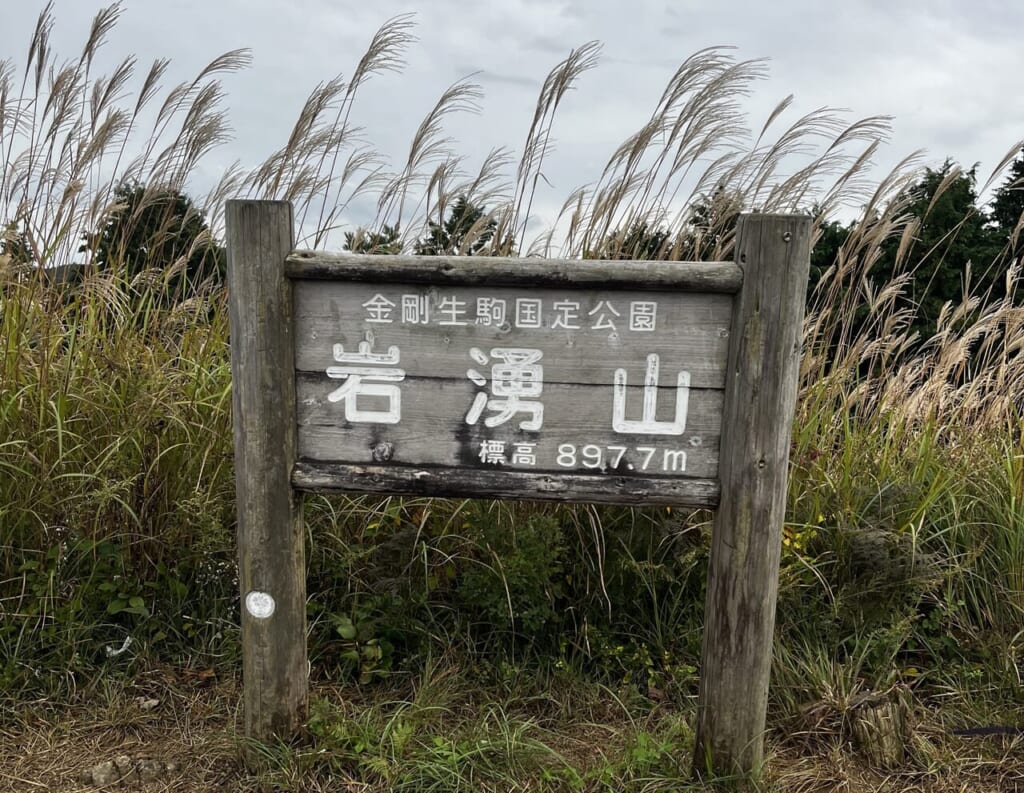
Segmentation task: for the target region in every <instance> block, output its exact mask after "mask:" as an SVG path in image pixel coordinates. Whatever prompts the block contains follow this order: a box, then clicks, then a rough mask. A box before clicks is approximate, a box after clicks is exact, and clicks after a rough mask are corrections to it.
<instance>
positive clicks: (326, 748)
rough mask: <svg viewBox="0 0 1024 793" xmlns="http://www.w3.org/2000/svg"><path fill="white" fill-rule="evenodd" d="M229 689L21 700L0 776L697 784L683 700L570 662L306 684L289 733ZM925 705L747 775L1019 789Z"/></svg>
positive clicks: (4, 780) (979, 740)
mask: <svg viewBox="0 0 1024 793" xmlns="http://www.w3.org/2000/svg"><path fill="white" fill-rule="evenodd" d="M239 695H240V690H239V685H238V681H237V680H233V679H218V678H205V677H201V676H197V675H194V674H193V675H186V674H182V673H181V672H176V671H174V670H171V669H167V668H165V669H160V670H153V671H150V672H147V673H145V674H141V675H139V676H137V677H136V678H135V679H133V680H131V681H117V680H107V681H104V682H103V683H101V684H99V685H98V687H97V689H96V690H94V691H91V692H88V693H84V692H83V696H82V697H80V698H79V701H78V702H76V703H75V704H64V705H58V704H56V703H53V702H48V701H37V702H32V703H27V702H24V703H19V704H18V705H17V707H16V708H15V709H14V710H12V711H9V712H8V718H7V719H5V726H4V727H3V729H2V732H0V735H2V737H3V739H4V740H3V748H4V754H3V765H2V771H0V790H11V791H22V790H34V789H39V790H60V791H76V790H88V789H93V788H92V786H90V785H86V784H83V783H82V782H80V781H79V778H80V775H81V772H82V771H83V770H85V769H89V768H90V767H92V766H93V765H95V764H97V763H101V762H103V761H106V760H113V759H114V758H115V757H117V756H119V755H128V756H130V757H132V758H133V759H134V758H153V759H158V760H161V761H165V762H166V761H171V762H173V763H176V764H177V766H178V767H177V768H176V769H174V770H171V771H169V772H165V773H164V774H163V775H162V776H161V777H160V778H159V779H158V780H156V781H153V782H148V783H135V784H133V785H132V787H137V788H139V789H142V790H154V791H155V790H189V791H193V790H194V791H205V790H223V791H270V790H273V791H319V790H323V791H328V790H331V791H336V790H351V791H382V792H383V791H391V790H403V791H430V790H436V791H456V790H462V791H608V792H609V793H610V792H611V791H660V790H664V791H672V790H704V789H709V788H708V787H706V786H704V785H701V784H700V783H697V782H693V781H691V779H690V776H689V769H688V765H689V760H688V758H689V749H690V748H691V747H692V729H691V726H690V725H691V724H692V722H693V711H692V708H690V707H688V706H687V704H685V703H684V704H682V705H679V706H677V705H675V704H670V703H666V702H664V701H662V702H657V701H652V700H649V699H648V700H645V701H640V700H639V698H638V697H637V695H636V694H635V692H632V693H631V692H628V691H624V690H619V691H615V690H612V689H610V688H607V687H595V686H591V685H585V684H583V683H582V682H581V681H578V680H573V679H571V678H570V679H561V680H551V679H545V678H541V679H537V678H534V677H532V676H531V677H530V678H529V679H522V680H517V681H515V682H514V683H513V684H511V685H510V686H508V687H507V688H505V689H504V690H498V689H492V690H482V689H480V688H470V687H469V686H467V684H466V681H465V673H464V671H463V670H460V669H458V668H454V667H449V666H444V665H439V666H437V667H435V668H433V669H432V670H431V671H430V672H429V673H427V674H425V675H424V676H422V677H420V678H417V679H406V680H396V681H390V682H389V684H388V685H386V686H380V687H378V688H376V689H375V690H373V691H372V692H366V691H364V690H360V689H359V688H358V687H352V686H348V687H345V686H337V685H318V686H316V687H315V688H314V691H313V716H312V719H311V722H310V734H309V735H308V736H307V740H306V741H305V742H304V743H303V744H302V745H296V746H291V747H284V746H278V747H251V746H247V745H246V744H245V742H244V741H243V740H242V739H241V738H240V737H239V735H238V731H239V725H240V714H239V711H238V702H239ZM152 700H157V702H158V704H157V705H155V706H153V707H152V708H151V709H150V707H151V703H152ZM140 703H144V704H140ZM933 705H934V709H933V708H926V707H921V706H919V707H918V709H917V710H916V712H915V714H914V729H913V734H912V737H911V739H910V741H909V743H908V746H907V759H906V761H905V763H903V764H902V765H901V766H900V767H899V768H896V769H889V770H880V769H877V768H874V769H873V768H871V767H870V766H869V764H868V763H866V762H865V760H864V758H863V756H861V755H859V754H858V753H857V752H856V751H855V750H854V749H853V748H852V746H851V740H850V736H849V735H848V734H845V733H844V731H843V730H842V729H838V728H836V729H833V728H830V727H828V726H825V725H823V724H819V725H817V727H811V728H809V729H807V730H805V731H803V732H802V733H799V734H797V733H794V734H784V733H780V732H777V731H776V732H773V734H772V735H771V736H770V739H769V743H768V749H769V751H768V754H769V760H768V764H767V767H766V769H765V775H764V778H763V780H762V782H761V784H760V786H759V788H758V789H761V790H766V791H769V790H770V791H787V792H789V791H833V790H847V791H852V792H855V793H859V792H860V791H904V790H911V791H954V790H977V791H1000V792H1001V793H1003V792H1006V791H1015V790H1020V789H1024V762H1022V759H1021V756H1022V752H1024V738H1022V737H1020V736H1016V737H1013V736H988V737H963V738H960V737H956V736H953V735H951V734H950V727H949V725H948V724H947V723H946V715H947V714H946V713H945V712H944V710H943V707H942V706H941V705H940V704H939V703H933ZM952 710H953V711H954V715H953V719H954V720H958V719H959V718H960V713H959V711H958V709H957V708H953V709H952ZM832 727H836V725H832Z"/></svg>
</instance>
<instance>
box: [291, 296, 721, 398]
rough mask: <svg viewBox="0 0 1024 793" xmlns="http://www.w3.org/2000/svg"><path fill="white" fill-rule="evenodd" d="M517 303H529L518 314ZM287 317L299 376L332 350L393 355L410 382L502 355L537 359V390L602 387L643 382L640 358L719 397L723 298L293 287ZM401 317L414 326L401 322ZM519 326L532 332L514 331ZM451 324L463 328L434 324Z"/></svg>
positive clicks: (462, 371)
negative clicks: (291, 314) (540, 375)
mask: <svg viewBox="0 0 1024 793" xmlns="http://www.w3.org/2000/svg"><path fill="white" fill-rule="evenodd" d="M524 299H525V300H529V301H536V302H532V303H531V304H530V305H529V306H526V305H522V304H520V305H519V306H518V310H517V301H523V300H524ZM481 301H485V302H481ZM404 304H408V305H404ZM403 308H405V309H406V311H403ZM498 309H500V311H499V310H498ZM526 309H530V311H531V312H533V313H531V314H529V315H527V314H525V313H524V312H525V310H526ZM481 310H483V311H490V312H493V313H481ZM644 311H646V312H650V313H643V312H644ZM295 313H296V327H295V338H296V367H297V368H298V369H299V370H301V371H324V370H326V369H327V367H329V366H332V365H333V364H334V363H335V361H334V357H333V350H334V345H336V344H340V345H342V347H343V349H344V350H345V351H347V352H349V353H351V352H355V351H356V350H358V348H359V346H360V345H361V344H363V343H367V344H369V345H370V347H371V349H372V350H373V351H374V352H376V353H383V352H386V351H387V350H388V349H389V348H390V347H392V346H394V347H395V348H397V350H398V351H399V353H400V356H401V359H400V367H401V369H402V370H403V371H405V372H406V374H407V376H409V377H418V376H433V375H437V376H445V377H451V378H456V377H458V378H463V379H464V378H465V377H466V372H467V370H469V369H470V368H479V367H478V366H477V364H475V363H474V362H473V359H472V358H471V357H470V353H471V350H472V349H473V348H477V349H479V350H481V351H483V352H484V353H489V351H490V350H491V349H493V348H510V347H511V348H531V349H538V350H541V351H542V352H543V360H542V361H540V363H542V365H543V369H544V382H546V383H547V382H566V383H591V384H602V383H603V384H606V385H610V384H611V383H612V380H613V378H614V373H615V370H616V369H617V368H619V367H621V366H623V365H628V364H630V363H631V362H640V370H639V371H640V376H642V371H643V362H644V361H645V360H646V358H647V356H648V355H651V354H657V355H658V356H659V358H660V361H661V368H662V370H663V371H669V370H676V369H685V370H686V371H687V372H689V374H690V382H691V385H692V386H693V387H695V388H723V387H724V385H725V361H726V355H727V353H728V345H729V339H728V336H729V323H730V322H731V319H732V298H731V297H730V296H728V295H720V294H705V295H693V294H684V293H666V294H652V293H643V292H636V291H630V292H609V291H604V292H602V291H596V290H577V291H573V290H551V289H545V290H541V289H536V290H524V289H512V288H497V287H488V288H481V287H468V288H467V287H445V288H435V287H415V286H409V285H398V286H394V285H388V284H379V283H377V284H359V283H329V282H320V281H297V282H295ZM403 314H406V315H407V316H408V317H409V318H410V319H418V320H420V321H419V322H402V321H400V320H401V318H402V316H403ZM520 314H522V317H520ZM520 318H530V319H532V321H534V322H535V323H536V324H538V325H539V327H519V326H517V325H518V322H517V321H518V320H519V319H520ZM385 319H386V320H388V321H387V322H385V321H384V320H385ZM423 320H425V321H423ZM456 320H457V321H460V322H463V323H465V324H462V325H452V324H442V323H446V322H452V321H456ZM499 320H500V321H499ZM565 325H571V326H575V327H564V326H565ZM631 326H632V327H643V328H649V329H645V330H639V329H634V330H631V329H630V328H631Z"/></svg>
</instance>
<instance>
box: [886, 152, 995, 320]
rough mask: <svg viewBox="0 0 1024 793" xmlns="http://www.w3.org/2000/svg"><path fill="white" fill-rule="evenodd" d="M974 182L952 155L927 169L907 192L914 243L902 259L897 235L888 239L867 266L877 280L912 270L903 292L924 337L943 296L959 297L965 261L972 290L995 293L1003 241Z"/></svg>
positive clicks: (945, 300)
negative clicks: (873, 262)
mask: <svg viewBox="0 0 1024 793" xmlns="http://www.w3.org/2000/svg"><path fill="white" fill-rule="evenodd" d="M955 169H956V170H955ZM975 184H976V175H975V169H973V168H972V169H971V170H969V171H959V170H958V169H957V166H956V165H955V163H953V162H952V161H951V160H947V161H946V163H945V164H944V165H943V166H942V167H941V168H938V169H932V168H927V169H925V173H924V175H923V176H922V177H921V179H920V180H919V181H918V182H917V183H916V184H915V185H913V186H912V187H911V188H910V192H909V194H908V195H907V196H906V198H907V199H909V203H908V207H907V211H908V212H909V213H910V214H911V215H913V216H914V218H916V219H917V221H918V223H919V226H918V229H917V234H916V236H915V239H914V241H913V244H912V245H911V247H910V248H909V250H908V251H907V252H906V256H905V258H904V260H903V261H897V250H898V246H899V241H898V240H891V241H889V243H888V244H887V245H886V248H885V250H884V252H883V255H882V257H881V259H880V260H879V262H878V263H877V264H876V265H875V266H874V267H873V268H872V270H871V277H872V279H873V280H875V282H876V283H886V282H887V281H889V280H891V279H892V278H894V277H895V276H896V275H897V274H898V273H900V272H905V271H912V273H913V277H912V280H911V282H910V285H909V293H908V295H907V298H908V299H909V300H911V301H913V302H914V304H915V305H916V306H917V307H918V309H917V317H916V318H915V319H914V321H913V323H912V324H911V328H912V329H913V330H917V331H919V332H920V334H921V338H922V339H927V338H930V337H931V336H932V335H933V334H934V332H935V330H936V322H937V320H938V318H939V314H940V312H941V310H942V306H943V305H944V304H945V303H946V302H947V301H952V302H954V303H958V302H959V301H960V300H962V299H963V296H964V294H963V292H964V284H965V281H966V277H967V270H968V265H970V267H971V290H972V292H976V293H977V292H979V291H983V290H988V289H992V290H993V292H994V293H995V295H996V296H998V294H999V288H1000V284H1001V276H1002V273H1001V272H999V271H997V267H996V262H997V259H998V256H999V251H1000V248H1001V245H1000V244H999V242H998V239H997V237H996V235H995V234H994V233H993V232H992V230H991V228H990V227H989V226H988V225H987V218H986V217H985V215H984V213H983V212H982V211H981V210H980V209H979V207H978V194H977V190H976V187H975Z"/></svg>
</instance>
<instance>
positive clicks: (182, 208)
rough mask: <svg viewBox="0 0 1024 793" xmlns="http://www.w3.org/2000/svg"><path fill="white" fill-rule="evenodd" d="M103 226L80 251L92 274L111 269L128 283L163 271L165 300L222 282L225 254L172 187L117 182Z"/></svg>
mask: <svg viewBox="0 0 1024 793" xmlns="http://www.w3.org/2000/svg"><path fill="white" fill-rule="evenodd" d="M114 198H115V201H114V205H113V207H112V208H111V209H110V210H109V211H108V212H107V214H106V216H105V220H104V222H103V225H102V226H101V227H100V228H99V229H97V230H96V231H95V232H94V233H93V234H91V235H89V236H88V237H87V238H86V240H85V244H84V245H83V247H82V250H83V251H88V252H90V253H91V254H92V264H93V265H94V266H95V267H96V269H97V270H100V271H103V270H113V271H115V272H117V273H118V274H119V275H120V276H121V277H123V279H124V281H125V282H126V283H128V284H132V283H133V282H134V281H135V279H136V278H137V277H138V276H139V275H141V274H142V273H144V272H146V271H149V270H153V269H156V270H158V271H162V273H163V291H164V294H165V295H166V296H167V299H168V300H169V301H170V302H173V301H177V300H181V299H184V298H186V297H189V296H190V295H192V294H194V293H195V292H196V291H197V290H198V289H200V288H201V287H202V286H204V285H206V284H216V285H220V284H222V283H223V282H224V276H225V271H226V261H227V259H226V253H225V251H224V249H223V248H222V247H221V246H220V245H218V244H217V243H216V241H215V240H214V239H213V237H212V236H211V234H210V229H209V227H208V226H207V224H206V220H205V218H204V217H203V213H202V212H201V211H200V210H199V209H198V208H197V207H196V206H195V204H194V203H193V202H192V200H191V199H190V198H189V197H188V196H186V195H185V194H183V193H181V192H178V191H177V190H173V189H163V188H151V187H143V186H142V185H138V184H122V185H120V186H118V187H117V188H116V189H115V191H114Z"/></svg>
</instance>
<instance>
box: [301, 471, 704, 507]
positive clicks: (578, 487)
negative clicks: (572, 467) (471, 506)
mask: <svg viewBox="0 0 1024 793" xmlns="http://www.w3.org/2000/svg"><path fill="white" fill-rule="evenodd" d="M292 484H293V485H294V486H295V487H296V488H299V489H301V490H307V491H313V492H327V493H329V492H362V493H381V494H385V493H389V494H398V495H417V496H445V497H457V498H511V499H520V500H524V499H525V500H537V501H561V502H571V501H579V502H583V503H595V504H635V505H658V504H665V505H676V506H690V507H705V508H713V507H715V506H716V505H717V504H718V501H719V486H718V482H717V481H716V480H713V479H684V478H678V479H671V478H660V479H635V478H632V477H625V476H587V475H582V474H557V475H555V474H547V473H530V472H525V471H465V470H460V469H455V468H422V467H421V468H417V467H406V466H360V465H344V464H339V463H317V462H307V461H299V462H298V463H296V465H295V468H294V470H293V472H292Z"/></svg>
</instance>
